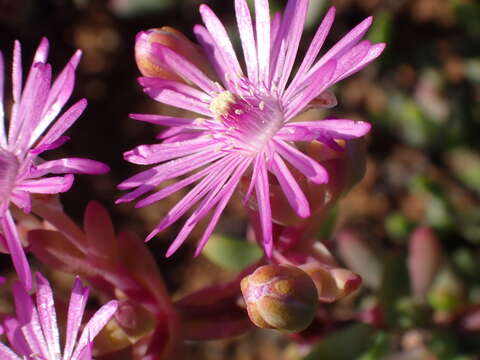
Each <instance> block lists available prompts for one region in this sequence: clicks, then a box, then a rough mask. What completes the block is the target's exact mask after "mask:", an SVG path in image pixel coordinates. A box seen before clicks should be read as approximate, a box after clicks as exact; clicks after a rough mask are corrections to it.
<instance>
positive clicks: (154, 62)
mask: <svg viewBox="0 0 480 360" xmlns="http://www.w3.org/2000/svg"><path fill="white" fill-rule="evenodd" d="M155 44H158V45H162V46H165V47H168V48H170V49H171V50H173V51H175V52H176V53H177V54H179V55H181V56H183V57H184V58H185V59H187V60H188V61H190V62H191V63H192V64H194V65H196V66H197V67H198V68H200V69H201V70H202V71H204V72H205V73H207V75H210V74H211V73H212V71H211V69H210V65H208V60H207V58H206V57H205V56H204V55H203V53H202V52H201V50H200V48H199V47H198V46H197V45H195V44H194V43H193V42H191V41H190V40H189V39H188V38H187V37H186V36H185V35H183V34H182V33H181V32H180V31H178V30H175V29H173V28H171V27H168V26H164V27H161V28H156V29H150V30H146V31H142V32H140V33H138V35H137V38H136V40H135V60H136V61H137V66H138V69H139V70H140V72H141V73H142V75H144V76H147V77H160V78H163V79H168V80H175V81H181V82H185V81H184V80H183V79H182V78H181V77H180V76H179V75H177V74H176V73H175V72H174V71H173V70H172V69H171V68H170V67H169V66H168V65H167V64H165V63H163V62H162V61H161V58H160V57H159V56H157V55H156V53H157V51H156V49H155Z"/></svg>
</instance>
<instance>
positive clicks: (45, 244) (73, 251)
mask: <svg viewBox="0 0 480 360" xmlns="http://www.w3.org/2000/svg"><path fill="white" fill-rule="evenodd" d="M28 241H29V243H30V250H31V252H32V253H33V254H34V255H35V256H36V257H37V258H38V259H39V260H40V261H41V262H43V263H45V264H46V265H48V266H51V267H53V268H54V269H57V270H60V271H65V272H69V273H72V274H85V275H88V276H96V275H98V272H97V270H96V269H94V268H93V267H92V266H91V265H90V264H89V263H88V260H87V259H86V257H85V254H84V253H82V252H81V251H80V250H79V249H77V248H76V247H75V246H73V245H72V244H71V242H70V241H69V240H68V239H67V238H65V237H64V236H63V235H62V234H61V233H59V232H58V231H51V230H32V231H30V232H29V233H28Z"/></svg>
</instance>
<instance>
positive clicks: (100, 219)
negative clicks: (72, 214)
mask: <svg viewBox="0 0 480 360" xmlns="http://www.w3.org/2000/svg"><path fill="white" fill-rule="evenodd" d="M84 229H85V235H86V238H87V241H88V245H89V249H88V250H89V253H90V254H91V255H93V256H95V257H97V258H101V259H108V260H106V261H108V262H110V263H111V264H112V265H113V264H115V263H117V262H118V260H119V258H118V242H117V240H116V239H115V232H114V229H113V225H112V221H111V219H110V215H109V214H108V212H107V210H106V209H105V208H104V207H103V206H102V205H100V203H98V202H96V201H90V202H89V203H88V206H87V209H86V210H85V217H84Z"/></svg>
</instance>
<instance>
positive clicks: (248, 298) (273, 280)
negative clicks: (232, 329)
mask: <svg viewBox="0 0 480 360" xmlns="http://www.w3.org/2000/svg"><path fill="white" fill-rule="evenodd" d="M240 285H241V289H242V293H243V297H244V299H245V302H246V304H247V310H248V315H249V317H250V320H252V322H253V323H254V324H255V325H257V326H258V327H261V328H267V329H277V330H284V331H290V332H299V331H302V330H304V329H306V328H307V327H308V326H309V325H310V323H311V322H312V321H313V319H314V317H315V313H316V310H317V306H318V293H317V290H316V288H315V284H314V283H313V281H312V279H311V278H310V277H309V276H308V275H307V274H306V273H305V272H304V271H302V270H300V269H299V268H297V267H294V266H291V265H264V266H261V267H259V268H258V269H256V270H255V271H254V272H253V273H252V274H251V275H249V276H247V277H245V278H243V280H242V282H241V284H240Z"/></svg>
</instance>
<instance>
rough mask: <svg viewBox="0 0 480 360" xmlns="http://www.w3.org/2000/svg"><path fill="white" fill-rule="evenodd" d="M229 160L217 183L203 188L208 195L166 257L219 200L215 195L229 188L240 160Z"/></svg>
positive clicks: (181, 231) (232, 158)
mask: <svg viewBox="0 0 480 360" xmlns="http://www.w3.org/2000/svg"><path fill="white" fill-rule="evenodd" d="M229 158H230V161H229V163H228V165H227V166H226V167H225V168H223V169H222V170H223V171H222V176H221V177H220V178H217V181H216V182H215V183H214V184H213V186H211V187H210V188H205V190H206V191H204V193H207V192H208V195H207V196H206V197H205V198H204V199H203V200H202V202H201V203H200V205H199V206H198V207H197V209H195V211H194V212H193V214H192V215H191V216H190V217H189V218H188V220H187V221H186V222H185V224H184V226H183V227H182V229H181V230H180V232H179V233H178V235H177V237H176V238H175V240H174V241H173V242H172V244H171V245H170V247H169V248H168V250H167V254H166V256H167V257H169V256H171V255H172V254H173V253H174V252H175V251H177V249H178V248H179V247H180V246H181V245H182V244H183V242H184V241H185V240H186V238H187V236H188V235H189V234H190V232H191V231H192V230H193V228H194V227H195V226H196V225H197V224H198V222H199V221H200V220H201V219H202V218H203V217H204V216H205V215H206V213H207V212H208V211H210V209H211V208H212V207H213V206H214V205H215V204H216V203H217V202H218V200H220V197H217V195H219V196H222V194H224V193H225V190H227V189H229V188H230V185H229V182H230V180H231V179H232V178H234V177H235V176H234V174H235V167H237V166H238V165H239V164H241V160H242V159H241V158H239V157H235V156H231V157H229ZM242 173H243V171H242ZM238 180H239V179H238ZM238 180H237V182H238ZM201 196H203V194H202V195H199V196H197V198H198V199H200V198H201ZM182 200H183V199H182Z"/></svg>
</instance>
